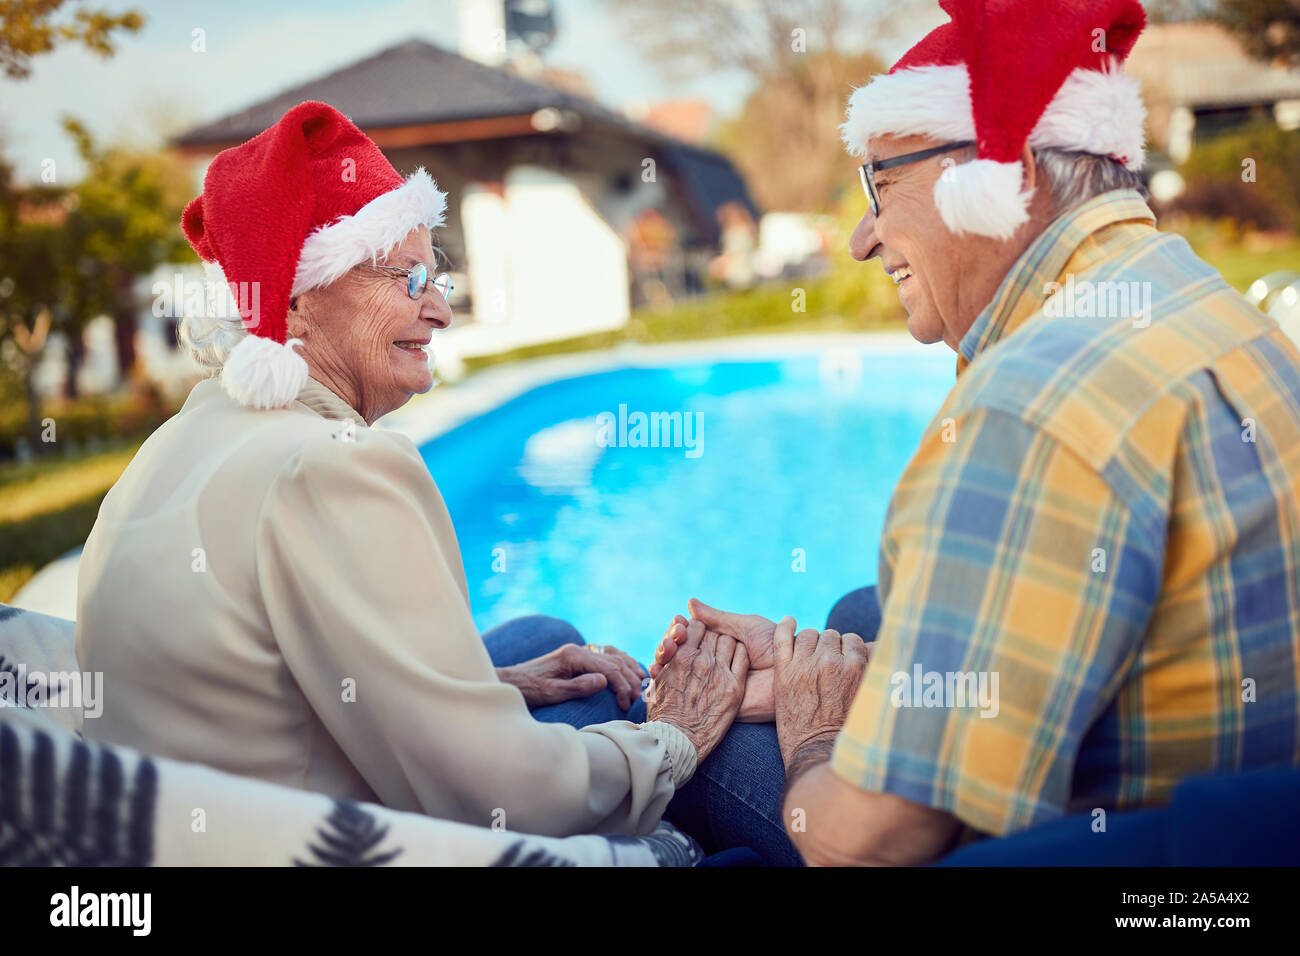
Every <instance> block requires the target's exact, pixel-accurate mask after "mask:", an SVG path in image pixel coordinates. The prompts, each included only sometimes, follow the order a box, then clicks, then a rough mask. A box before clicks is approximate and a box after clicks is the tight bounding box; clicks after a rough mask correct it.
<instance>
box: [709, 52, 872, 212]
mask: <svg viewBox="0 0 1300 956" xmlns="http://www.w3.org/2000/svg"><path fill="white" fill-rule="evenodd" d="M884 69H885V66H884V64H882V63H881V61H880V60H879V59H878V58H877V57H876V56H875V55H874V54H871V53H860V54H858V55H857V56H854V57H848V56H841V57H838V58H831V56H830V55H829V54H825V53H822V54H816V55H810V56H809V57H808V58H807V59H805V60H804V61H803V62H802V63H799V64H797V65H795V67H794V68H792V69H791V70H789V71H787V72H784V73H777V74H773V75H771V76H768V77H766V78H764V79H763V80H762V81H761V82H760V83H759V85H758V87H757V89H755V90H754V92H753V93H751V94H750V96H749V98H748V99H747V100H746V101H745V105H744V106H743V107H742V108H741V111H740V114H739V115H738V116H736V117H735V118H734V119H732V120H731V121H730V122H728V123H726V124H724V125H723V127H722V128H721V129H720V130H719V133H718V137H717V145H718V146H719V147H720V148H721V149H722V150H723V151H724V152H726V153H727V155H728V156H730V157H731V159H732V161H733V162H734V163H735V164H736V166H737V168H738V169H740V171H741V173H743V174H744V176H745V181H746V182H747V183H748V184H749V187H750V190H751V192H752V194H753V196H754V199H755V200H756V201H757V203H758V205H759V206H760V207H762V208H764V209H772V210H801V211H813V210H816V211H826V210H829V209H831V208H832V207H833V206H834V205H835V202H836V200H837V198H838V197H839V195H840V194H841V192H842V191H843V189H844V188H845V186H851V188H853V189H860V187H859V186H858V184H857V176H856V173H855V172H854V170H853V167H852V162H851V160H850V159H849V157H848V156H847V155H846V154H845V152H844V146H843V144H842V143H841V141H840V135H839V125H840V124H841V123H842V122H844V107H845V103H846V101H847V99H848V94H849V91H850V90H851V89H852V88H853V87H854V86H855V85H861V84H862V83H863V82H864V81H865V80H866V79H867V77H869V76H872V75H873V74H876V73H880V72H883V70H884Z"/></svg>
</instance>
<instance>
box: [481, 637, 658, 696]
mask: <svg viewBox="0 0 1300 956" xmlns="http://www.w3.org/2000/svg"><path fill="white" fill-rule="evenodd" d="M497 676H498V677H499V678H501V681H502V683H505V684H513V685H514V686H515V687H518V688H519V690H520V691H521V692H522V693H523V695H524V701H525V703H527V704H528V706H529V707H541V706H543V705H545V704H562V703H564V702H565V701H566V700H574V699H576V698H579V697H590V696H591V695H592V694H595V693H597V692H599V691H602V690H604V689H605V688H606V687H608V688H610V690H612V691H613V692H614V697H615V699H616V700H617V701H618V706H619V707H621V708H622V709H623V710H627V709H628V708H629V707H631V706H632V704H634V703H635V702H636V699H637V698H638V697H640V696H641V679H642V678H643V677H645V676H646V672H645V669H644V668H643V667H642V666H641V665H640V664H638V663H637V662H636V661H635V660H633V659H632V658H631V657H629V656H628V655H627V654H624V653H623V652H622V651H620V650H619V649H618V648H615V647H608V646H605V645H600V644H586V645H579V644H565V645H564V646H563V647H557V648H556V649H555V650H553V651H551V653H549V654H543V655H542V656H541V657H535V658H533V659H532V660H531V661H524V662H523V663H522V664H514V665H512V666H510V667H498V668H497Z"/></svg>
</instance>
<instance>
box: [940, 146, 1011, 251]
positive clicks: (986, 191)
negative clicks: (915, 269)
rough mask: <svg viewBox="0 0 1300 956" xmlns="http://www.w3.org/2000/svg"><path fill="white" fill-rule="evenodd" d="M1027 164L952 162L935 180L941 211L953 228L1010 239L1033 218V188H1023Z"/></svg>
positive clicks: (947, 223) (981, 160)
mask: <svg viewBox="0 0 1300 956" xmlns="http://www.w3.org/2000/svg"><path fill="white" fill-rule="evenodd" d="M1024 175H1025V171H1024V167H1023V166H1021V164H1020V163H999V162H995V161H994V160H991V159H974V160H971V161H970V162H968V163H962V164H960V165H958V166H950V167H948V168H947V169H945V170H944V171H943V173H942V174H941V175H940V176H939V181H938V182H936V183H935V184H934V201H935V204H936V205H937V206H938V207H939V215H941V216H943V221H944V223H945V224H946V225H947V226H948V228H949V229H951V230H952V231H953V232H973V233H975V234H976V235H980V236H992V237H993V238H995V239H1010V238H1011V236H1012V235H1013V234H1014V233H1015V231H1016V230H1017V229H1019V228H1020V227H1021V226H1023V225H1024V224H1025V223H1026V222H1028V221H1029V199H1030V197H1031V196H1033V190H1029V191H1027V192H1021V191H1020V186H1021V184H1022V183H1023V182H1024Z"/></svg>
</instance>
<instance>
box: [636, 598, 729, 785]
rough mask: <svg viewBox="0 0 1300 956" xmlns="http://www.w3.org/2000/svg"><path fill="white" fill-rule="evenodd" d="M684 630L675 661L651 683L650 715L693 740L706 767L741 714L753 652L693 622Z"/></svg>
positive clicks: (697, 756)
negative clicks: (751, 653) (720, 742)
mask: <svg viewBox="0 0 1300 956" xmlns="http://www.w3.org/2000/svg"><path fill="white" fill-rule="evenodd" d="M685 632H686V633H685V637H684V639H683V641H682V643H681V645H680V646H679V647H678V648H677V652H676V653H675V654H674V655H673V661H672V663H671V664H670V665H668V666H667V667H665V668H664V669H663V670H661V671H660V672H659V676H658V677H657V678H656V679H655V682H654V684H652V685H651V694H650V698H649V709H648V717H649V719H650V720H661V721H663V722H664V723H668V724H672V725H673V726H674V727H676V728H677V729H678V730H680V731H681V732H682V733H684V734H685V735H686V736H687V737H688V738H690V741H691V743H693V744H694V745H695V755H696V759H697V760H698V761H699V762H701V763H703V762H704V759H705V758H706V757H708V755H709V754H710V753H712V752H713V748H714V747H716V746H717V745H718V742H719V741H721V740H722V737H723V735H724V734H725V733H726V732H727V730H728V728H730V727H731V722H732V721H733V720H735V719H736V713H737V712H738V711H739V710H740V701H741V699H742V698H743V697H744V696H745V677H746V675H747V674H748V672H749V654H748V653H747V652H746V651H745V645H744V644H741V643H740V642H738V641H737V640H736V639H735V638H733V637H728V636H727V635H725V634H718V633H717V632H715V631H706V629H705V627H704V625H703V624H702V623H701V622H699V621H691V622H689V623H688V624H687V625H686V627H685Z"/></svg>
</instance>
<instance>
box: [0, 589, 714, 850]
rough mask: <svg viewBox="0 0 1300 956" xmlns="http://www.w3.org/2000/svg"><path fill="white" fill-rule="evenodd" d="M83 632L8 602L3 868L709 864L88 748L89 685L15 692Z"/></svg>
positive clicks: (635, 844) (1, 771) (669, 846)
mask: <svg viewBox="0 0 1300 956" xmlns="http://www.w3.org/2000/svg"><path fill="white" fill-rule="evenodd" d="M75 628H76V626H75V624H74V623H73V622H72V621H68V620H63V619H61V618H55V617H48V616H46V615H43V614H36V613H33V612H30V611H21V610H19V609H17V608H12V607H8V606H6V605H0V865H6V866H16V865H24V864H26V865H38V866H40V865H60V864H64V865H71V866H143V865H159V866H249V865H254V866H256V865H263V866H284V865H299V866H378V865H393V866H401V865H408V866H427V865H456V866H611V865H613V866H690V865H693V864H695V863H698V862H699V861H700V859H701V858H702V856H703V853H702V852H701V850H700V848H699V846H698V845H697V844H696V843H695V842H694V841H692V840H691V839H690V838H688V837H686V836H685V835H684V834H682V833H681V832H680V831H678V830H676V829H675V828H673V827H672V826H671V825H669V824H667V823H664V824H661V826H660V828H659V829H658V830H657V831H656V832H655V833H653V834H651V835H650V836H647V837H641V838H635V837H623V836H577V837H569V838H567V839H554V838H548V837H539V836H531V835H525V834H519V833H511V832H509V831H504V830H501V831H497V830H492V829H488V828H485V827H474V826H469V825H466V824H462V823H452V822H449V821H446V820H438V819H434V818H433V817H427V816H424V815H422V814H418V813H401V812H397V811H394V810H389V809H386V808H384V807H381V806H376V805H373V804H359V803H353V802H348V801H341V800H334V799H331V798H330V797H327V796H324V795H322V794H318V793H312V792H309V791H306V790H295V789H292V788H290V787H282V786H277V785H275V784H270V783H266V782H263V781H260V780H253V779H248V778H244V777H239V776H235V775H233V774H229V773H223V772H221V771H218V770H214V769H212V768H210V767H205V766H202V765H199V764H190V763H181V762H180V761H176V760H168V759H164V758H159V757H151V756H149V755H146V754H141V753H139V752H138V751H135V750H132V749H130V748H126V747H117V746H106V745H103V744H99V743H96V742H93V741H91V740H87V739H85V738H84V737H83V736H82V733H81V730H82V721H83V715H82V711H81V708H80V707H76V706H57V704H60V703H67V702H68V697H70V695H71V692H72V685H73V684H74V683H75V682H76V681H79V680H80V678H79V677H78V678H75V679H66V680H63V681H60V682H59V683H60V685H61V687H60V688H59V689H55V690H54V691H53V692H50V693H48V694H45V693H43V692H42V691H41V690H40V688H41V687H42V686H43V682H42V681H37V682H34V683H30V684H25V688H26V689H25V690H24V691H23V692H22V698H23V699H22V700H20V699H18V698H17V697H16V696H15V687H16V686H17V685H18V684H19V682H20V678H28V677H29V676H30V675H34V674H41V675H45V674H56V675H57V674H65V675H71V674H74V673H75V672H77V671H79V667H78V665H77V662H76V655H75V650H74V648H75V644H74V641H75ZM61 693H62V694H64V695H65V696H64V697H60V696H59V695H60V694H61ZM56 698H58V699H56ZM48 705H56V706H48ZM90 719H93V718H90Z"/></svg>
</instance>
